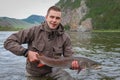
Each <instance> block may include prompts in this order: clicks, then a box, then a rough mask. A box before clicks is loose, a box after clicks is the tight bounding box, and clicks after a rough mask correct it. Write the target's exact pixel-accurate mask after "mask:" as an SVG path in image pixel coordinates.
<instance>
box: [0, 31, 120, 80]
mask: <svg viewBox="0 0 120 80" xmlns="http://www.w3.org/2000/svg"><path fill="white" fill-rule="evenodd" d="M12 33H14V32H0V80H26V77H25V57H22V56H16V55H14V54H12V53H11V52H9V51H7V50H5V49H4V47H3V42H4V41H5V39H6V38H7V37H8V36H9V35H10V34H12ZM69 34H70V37H71V41H72V45H73V50H74V51H75V56H84V57H88V58H90V59H93V60H95V61H98V62H100V63H102V69H100V70H90V71H88V70H83V71H81V73H80V74H76V73H77V71H75V70H68V69H66V70H67V71H68V72H69V73H70V74H71V75H72V76H73V77H75V78H76V79H78V80H120V36H119V35H120V33H119V32H112V33H110V32H103V33H88V32H85V33H83V32H71V33H69Z"/></svg>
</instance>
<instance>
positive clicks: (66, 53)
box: [63, 35, 74, 57]
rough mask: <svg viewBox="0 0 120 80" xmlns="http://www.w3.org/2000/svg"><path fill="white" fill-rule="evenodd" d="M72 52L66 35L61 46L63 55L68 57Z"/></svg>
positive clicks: (68, 37)
mask: <svg viewBox="0 0 120 80" xmlns="http://www.w3.org/2000/svg"><path fill="white" fill-rule="evenodd" d="M73 53H74V52H73V50H72V45H71V40H70V36H69V35H67V38H66V40H65V43H64V46H63V55H64V57H70V56H72V55H73Z"/></svg>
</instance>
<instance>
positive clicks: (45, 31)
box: [4, 6, 79, 80]
mask: <svg viewBox="0 0 120 80" xmlns="http://www.w3.org/2000/svg"><path fill="white" fill-rule="evenodd" d="M60 22H61V10H60V9H59V8H58V7H56V6H52V7H50V8H49V9H48V11H47V15H46V20H45V22H44V23H42V24H41V25H39V26H35V27H32V28H30V29H26V30H22V31H19V32H17V33H14V34H12V35H11V36H10V37H8V38H7V40H6V41H5V43H4V47H5V48H6V49H7V50H9V51H11V52H12V53H14V54H16V55H20V56H25V57H27V59H26V60H27V61H26V62H27V63H26V75H27V76H32V77H34V76H35V77H36V76H38V77H41V76H48V75H49V76H50V77H52V78H53V79H57V80H74V79H73V78H72V77H71V76H70V75H69V74H68V73H67V72H65V71H64V70H62V69H57V68H51V67H49V66H46V65H44V66H39V65H41V64H40V63H39V60H38V58H37V55H38V54H43V55H45V56H48V57H51V58H60V57H61V56H64V57H69V56H72V54H73V51H72V47H71V42H70V38H69V36H68V35H67V34H66V33H65V32H64V28H63V26H62V25H61V23H60ZM24 43H27V44H28V49H26V48H24V47H23V46H21V44H24ZM71 66H72V68H73V69H77V68H78V67H79V66H78V62H77V61H73V62H72V64H71ZM32 77H31V78H32ZM35 80H36V79H35ZM39 80H40V78H39Z"/></svg>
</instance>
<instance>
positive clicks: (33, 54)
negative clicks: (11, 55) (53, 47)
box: [27, 50, 39, 62]
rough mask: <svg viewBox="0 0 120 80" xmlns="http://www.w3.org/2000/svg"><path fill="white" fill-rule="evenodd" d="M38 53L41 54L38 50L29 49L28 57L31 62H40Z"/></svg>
mask: <svg viewBox="0 0 120 80" xmlns="http://www.w3.org/2000/svg"><path fill="white" fill-rule="evenodd" d="M37 55H39V54H38V53H37V52H34V51H30V50H29V51H28V56H27V58H28V60H29V61H30V62H39V60H38V58H37Z"/></svg>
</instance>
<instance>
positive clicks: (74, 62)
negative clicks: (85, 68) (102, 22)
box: [71, 60, 80, 70]
mask: <svg viewBox="0 0 120 80" xmlns="http://www.w3.org/2000/svg"><path fill="white" fill-rule="evenodd" d="M71 65H72V69H74V70H76V69H79V68H80V65H79V63H78V61H76V60H74V61H72V64H71Z"/></svg>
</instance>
